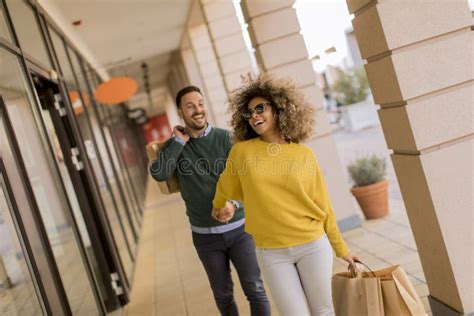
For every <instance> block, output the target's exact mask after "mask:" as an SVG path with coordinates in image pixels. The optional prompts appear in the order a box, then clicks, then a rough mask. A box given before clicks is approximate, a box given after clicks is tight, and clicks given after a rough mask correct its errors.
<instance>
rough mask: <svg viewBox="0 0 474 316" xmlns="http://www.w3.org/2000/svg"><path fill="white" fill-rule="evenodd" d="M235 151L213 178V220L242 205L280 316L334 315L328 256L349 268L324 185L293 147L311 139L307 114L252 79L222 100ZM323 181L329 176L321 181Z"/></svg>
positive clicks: (296, 97)
mask: <svg viewBox="0 0 474 316" xmlns="http://www.w3.org/2000/svg"><path fill="white" fill-rule="evenodd" d="M229 103H230V110H231V112H232V122H231V124H232V127H233V129H234V137H235V140H236V143H235V144H234V146H233V147H232V150H231V151H230V153H229V157H228V159H227V164H226V169H225V170H224V172H223V173H222V174H221V176H220V178H219V182H218V183H217V189H216V194H215V198H214V201H213V205H214V208H213V216H214V217H215V218H216V219H218V220H220V221H224V222H225V221H228V220H230V219H231V218H233V216H235V214H236V213H234V212H233V211H232V210H230V209H226V208H225V204H226V201H227V200H229V199H237V200H241V201H243V202H244V204H245V217H246V223H245V230H246V231H247V232H248V233H250V234H251V235H253V237H254V239H255V243H256V247H257V258H258V261H259V265H260V268H261V269H262V273H263V277H264V280H265V282H266V285H267V286H268V288H269V290H270V293H271V294H272V297H273V300H274V302H275V304H276V307H277V309H278V312H279V313H280V315H282V316H293V315H299V316H300V315H334V307H333V302H332V291H331V277H332V264H333V253H332V250H331V248H332V249H333V250H334V251H335V253H336V255H337V256H338V257H342V258H343V259H344V260H345V261H347V262H349V263H350V264H354V260H356V259H357V258H356V257H355V256H354V255H352V254H350V252H349V249H348V248H347V246H346V244H345V242H344V240H343V239H342V237H341V233H340V232H339V229H338V226H337V223H336V218H335V216H334V212H333V208H332V205H331V201H330V198H329V194H328V192H327V188H326V184H325V182H324V178H323V175H322V173H321V170H320V167H319V164H318V161H317V159H316V157H315V155H314V153H313V151H312V150H311V149H310V148H309V147H307V146H305V145H302V144H300V143H301V142H302V141H304V140H306V139H307V138H308V137H310V135H311V134H312V130H313V125H314V119H313V117H314V109H313V107H312V106H311V105H310V104H309V103H307V102H306V100H305V97H304V95H303V94H302V92H301V91H300V90H299V89H297V88H296V87H295V85H294V83H293V82H292V81H289V80H277V79H274V78H272V77H271V76H269V75H266V74H264V75H260V76H259V77H257V78H253V77H251V76H250V75H249V76H248V78H247V79H246V80H244V83H243V86H242V87H240V88H238V89H236V90H234V91H233V92H232V93H231V95H230V98H229ZM329 176H330V175H329Z"/></svg>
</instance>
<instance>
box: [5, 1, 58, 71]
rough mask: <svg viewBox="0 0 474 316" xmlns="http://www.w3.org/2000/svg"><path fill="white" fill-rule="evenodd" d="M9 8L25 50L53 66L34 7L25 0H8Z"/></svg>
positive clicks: (48, 65) (21, 44) (22, 47)
mask: <svg viewBox="0 0 474 316" xmlns="http://www.w3.org/2000/svg"><path fill="white" fill-rule="evenodd" d="M7 8H8V12H10V16H11V18H12V21H13V27H14V29H15V32H16V35H17V36H18V40H19V41H20V46H21V49H22V50H23V52H25V53H27V54H28V55H29V56H31V57H33V58H34V59H35V60H37V61H39V62H41V63H43V65H44V66H45V67H47V68H51V61H50V59H49V56H48V52H47V50H46V44H45V43H44V39H43V35H42V34H41V31H40V28H39V24H38V20H37V18H36V14H35V12H34V11H33V8H32V7H31V6H30V5H29V4H28V3H26V2H25V1H23V0H7Z"/></svg>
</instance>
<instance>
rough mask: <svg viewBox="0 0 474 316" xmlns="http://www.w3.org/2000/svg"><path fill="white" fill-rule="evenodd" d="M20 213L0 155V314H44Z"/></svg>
mask: <svg viewBox="0 0 474 316" xmlns="http://www.w3.org/2000/svg"><path fill="white" fill-rule="evenodd" d="M18 215H19V213H18V204H17V202H16V200H15V197H14V195H13V192H12V187H11V184H10V180H9V178H8V174H7V173H6V168H5V164H4V163H3V159H2V158H1V157H0V315H42V314H43V313H46V310H45V307H44V306H43V304H42V300H41V295H39V289H38V287H37V285H36V283H35V277H34V272H33V267H32V263H31V260H30V256H29V255H28V251H27V250H26V249H27V248H26V244H25V241H24V239H23V234H22V231H24V227H23V226H22V223H21V221H18V217H19V216H18Z"/></svg>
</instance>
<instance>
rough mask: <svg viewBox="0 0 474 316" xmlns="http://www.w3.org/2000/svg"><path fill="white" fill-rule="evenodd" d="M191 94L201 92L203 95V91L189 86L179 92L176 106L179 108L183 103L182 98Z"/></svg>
mask: <svg viewBox="0 0 474 316" xmlns="http://www.w3.org/2000/svg"><path fill="white" fill-rule="evenodd" d="M190 92H199V93H201V89H199V88H198V87H196V86H187V87H184V88H183V89H181V90H179V91H178V93H177V94H176V106H177V107H178V108H179V106H180V103H181V98H182V97H183V96H184V95H185V94H188V93H190Z"/></svg>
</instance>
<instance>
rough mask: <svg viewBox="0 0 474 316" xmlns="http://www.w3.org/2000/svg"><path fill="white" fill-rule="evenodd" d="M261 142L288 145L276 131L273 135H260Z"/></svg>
mask: <svg viewBox="0 0 474 316" xmlns="http://www.w3.org/2000/svg"><path fill="white" fill-rule="evenodd" d="M260 140H262V141H264V142H266V143H277V144H288V142H287V141H286V140H284V139H283V138H282V137H281V136H280V134H279V133H278V132H276V131H274V132H272V133H265V134H263V135H260Z"/></svg>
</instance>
